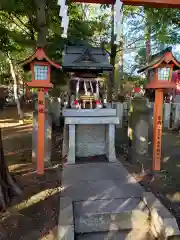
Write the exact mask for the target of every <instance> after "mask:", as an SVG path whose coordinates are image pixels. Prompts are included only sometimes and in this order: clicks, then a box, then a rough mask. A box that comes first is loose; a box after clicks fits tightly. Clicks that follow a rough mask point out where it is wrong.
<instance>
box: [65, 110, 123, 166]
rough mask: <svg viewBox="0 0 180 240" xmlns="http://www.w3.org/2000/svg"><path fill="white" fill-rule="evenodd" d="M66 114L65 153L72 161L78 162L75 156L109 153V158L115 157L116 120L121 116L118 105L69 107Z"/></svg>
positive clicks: (72, 162)
mask: <svg viewBox="0 0 180 240" xmlns="http://www.w3.org/2000/svg"><path fill="white" fill-rule="evenodd" d="M97 115H98V117H97ZM108 115H109V116H108ZM64 116H65V128H64V141H63V155H64V156H65V155H67V158H68V163H69V164H74V163H75V158H76V156H77V157H91V156H98V155H106V156H107V158H108V160H109V161H110V162H113V161H116V155H115V147H114V138H115V124H118V123H119V120H118V118H117V117H116V110H115V109H91V110H76V109H73V110H70V109H69V110H65V111H64Z"/></svg>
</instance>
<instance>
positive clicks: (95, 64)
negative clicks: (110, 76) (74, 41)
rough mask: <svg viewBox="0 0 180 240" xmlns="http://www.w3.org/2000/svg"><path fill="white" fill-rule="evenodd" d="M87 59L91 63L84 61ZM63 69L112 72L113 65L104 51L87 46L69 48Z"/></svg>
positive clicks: (65, 55) (66, 49)
mask: <svg viewBox="0 0 180 240" xmlns="http://www.w3.org/2000/svg"><path fill="white" fill-rule="evenodd" d="M86 57H88V58H89V61H83V59H84V58H86ZM62 67H63V69H64V70H71V69H76V70H78V69H80V70H81V69H82V70H83V69H84V70H86V69H87V70H88V69H101V70H104V71H107V70H112V65H111V64H109V60H108V54H107V53H106V51H105V50H104V49H102V48H98V47H87V46H67V47H66V48H65V53H64V56H63V61H62Z"/></svg>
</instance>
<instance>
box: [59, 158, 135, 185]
mask: <svg viewBox="0 0 180 240" xmlns="http://www.w3.org/2000/svg"><path fill="white" fill-rule="evenodd" d="M92 161H93V160H92ZM62 176H63V183H65V184H66V183H72V182H73V181H91V180H92V181H98V180H108V179H110V180H114V179H121V180H122V181H123V182H134V183H136V180H135V179H134V177H133V176H132V175H131V174H129V173H128V172H127V170H126V169H125V168H124V166H123V165H122V164H121V163H120V162H114V163H107V162H104V163H102V162H101V163H97V162H96V163H86V164H75V165H68V166H67V167H65V168H64V171H63V175H62Z"/></svg>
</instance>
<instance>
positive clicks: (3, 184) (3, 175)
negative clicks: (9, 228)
mask: <svg viewBox="0 0 180 240" xmlns="http://www.w3.org/2000/svg"><path fill="white" fill-rule="evenodd" d="M21 194H22V192H21V190H20V188H19V187H18V186H17V185H16V183H15V181H14V179H13V177H12V176H11V174H10V173H9V170H8V167H7V165H6V162H5V159H4V151H3V145H2V134H1V128H0V210H2V211H5V210H6V206H7V204H8V203H10V202H11V200H12V197H14V196H16V195H21Z"/></svg>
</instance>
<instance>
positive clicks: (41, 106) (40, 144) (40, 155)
mask: <svg viewBox="0 0 180 240" xmlns="http://www.w3.org/2000/svg"><path fill="white" fill-rule="evenodd" d="M44 100H45V99H44V89H43V88H40V89H38V139H37V174H39V175H41V174H44V135H45V134H44V129H45V113H44V112H45V102H44Z"/></svg>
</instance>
